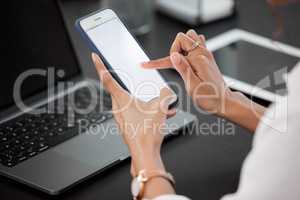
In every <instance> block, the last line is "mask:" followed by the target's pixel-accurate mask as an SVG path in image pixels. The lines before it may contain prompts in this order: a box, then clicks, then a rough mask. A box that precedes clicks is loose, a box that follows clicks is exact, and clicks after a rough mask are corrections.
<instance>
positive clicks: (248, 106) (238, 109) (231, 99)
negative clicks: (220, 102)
mask: <svg viewBox="0 0 300 200" xmlns="http://www.w3.org/2000/svg"><path fill="white" fill-rule="evenodd" d="M265 110H266V108H265V107H263V106H261V105H259V104H257V103H255V102H253V101H251V100H250V99H248V98H247V97H246V96H245V95H244V94H242V93H241V92H233V91H231V92H229V95H228V96H227V97H226V99H225V109H224V112H223V113H222V114H221V115H220V116H221V117H223V118H226V119H228V120H230V121H232V122H234V123H237V124H239V125H241V126H243V127H245V128H247V129H248V130H250V131H252V132H254V131H255V130H256V127H257V125H258V123H259V121H260V118H261V117H262V116H263V114H264V112H265Z"/></svg>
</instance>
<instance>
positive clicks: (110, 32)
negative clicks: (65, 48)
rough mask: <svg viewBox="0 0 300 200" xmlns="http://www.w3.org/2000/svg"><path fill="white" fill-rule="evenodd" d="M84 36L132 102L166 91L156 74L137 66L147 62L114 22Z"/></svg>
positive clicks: (131, 39) (124, 30)
mask: <svg viewBox="0 0 300 200" xmlns="http://www.w3.org/2000/svg"><path fill="white" fill-rule="evenodd" d="M87 34H88V36H89V37H90V39H91V40H92V41H93V43H94V44H95V46H96V47H97V49H98V50H99V52H100V53H101V54H102V55H103V56H104V58H105V59H106V61H107V62H108V63H109V64H110V66H111V67H112V68H113V71H114V72H115V73H116V74H117V75H118V77H119V78H120V79H121V81H122V82H123V83H124V84H125V86H126V87H127V89H128V90H129V91H130V93H131V94H132V95H133V96H135V97H136V98H138V99H140V100H143V101H146V102H147V101H150V100H151V99H153V98H155V97H158V96H159V93H160V89H161V88H163V87H167V84H166V82H165V81H164V80H163V78H162V77H161V76H160V74H159V73H158V72H157V71H156V70H149V69H143V68H142V67H141V66H140V65H141V63H142V62H144V61H149V58H148V56H147V55H146V54H145V53H144V51H143V50H142V49H141V47H140V46H139V45H138V43H137V42H136V41H135V39H134V38H133V36H132V35H131V34H130V33H129V32H128V31H127V29H126V27H125V26H124V25H123V24H122V22H121V21H120V20H119V19H118V18H114V19H112V20H110V21H108V22H105V23H103V24H101V25H98V26H96V27H94V28H91V29H90V30H87Z"/></svg>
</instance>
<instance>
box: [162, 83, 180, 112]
mask: <svg viewBox="0 0 300 200" xmlns="http://www.w3.org/2000/svg"><path fill="white" fill-rule="evenodd" d="M176 98H177V97H176V95H175V94H174V93H173V92H172V91H171V89H170V88H168V87H164V88H162V89H161V90H160V96H159V110H160V111H162V113H163V114H168V113H169V112H168V111H169V106H170V104H171V103H172V102H173V101H175V100H176Z"/></svg>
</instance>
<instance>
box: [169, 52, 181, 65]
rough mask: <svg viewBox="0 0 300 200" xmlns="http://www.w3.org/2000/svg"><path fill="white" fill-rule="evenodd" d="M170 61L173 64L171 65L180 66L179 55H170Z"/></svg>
mask: <svg viewBox="0 0 300 200" xmlns="http://www.w3.org/2000/svg"><path fill="white" fill-rule="evenodd" d="M170 58H171V61H172V62H173V64H177V65H178V64H180V62H181V57H180V54H179V53H172V54H171V56H170Z"/></svg>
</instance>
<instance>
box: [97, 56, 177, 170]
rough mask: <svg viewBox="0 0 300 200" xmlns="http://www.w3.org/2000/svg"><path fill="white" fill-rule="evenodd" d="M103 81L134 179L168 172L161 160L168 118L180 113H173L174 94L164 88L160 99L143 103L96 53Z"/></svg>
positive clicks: (99, 72) (174, 111)
mask: <svg viewBox="0 0 300 200" xmlns="http://www.w3.org/2000/svg"><path fill="white" fill-rule="evenodd" d="M92 59H93V61H94V64H95V66H96V69H97V71H98V74H99V77H100V80H101V81H102V83H103V85H104V87H105V89H106V90H107V91H108V92H109V93H110V94H111V97H112V105H113V106H112V109H113V110H112V111H113V114H114V117H115V119H116V121H117V124H118V126H119V129H120V132H121V133H122V136H123V138H124V141H125V143H126V144H127V145H128V147H129V151H130V153H131V156H132V170H131V173H132V175H133V176H135V175H136V173H138V172H139V171H140V170H142V169H143V170H144V169H149V170H165V169H164V166H163V163H162V161H161V157H160V148H161V145H162V142H163V138H164V130H163V129H164V128H165V127H164V124H165V121H166V119H167V117H170V116H173V115H175V114H176V110H174V109H171V110H169V109H168V107H169V104H170V101H171V100H172V97H173V96H172V94H173V93H172V92H171V91H170V90H169V89H168V88H163V89H162V90H161V94H160V96H159V97H158V98H155V99H153V100H152V101H150V102H143V101H141V100H138V99H137V98H134V97H133V96H131V95H130V94H129V93H128V92H127V91H126V90H124V89H123V88H122V87H121V86H120V85H119V84H118V83H117V81H115V79H114V78H113V77H112V76H111V74H110V73H109V71H108V70H107V69H106V67H105V66H104V64H103V62H102V61H101V59H100V58H99V57H98V56H97V55H96V54H92Z"/></svg>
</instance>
